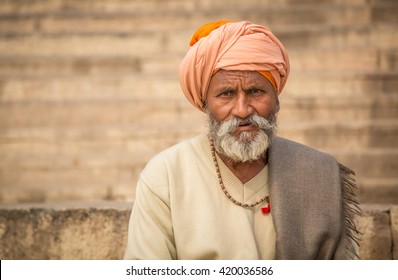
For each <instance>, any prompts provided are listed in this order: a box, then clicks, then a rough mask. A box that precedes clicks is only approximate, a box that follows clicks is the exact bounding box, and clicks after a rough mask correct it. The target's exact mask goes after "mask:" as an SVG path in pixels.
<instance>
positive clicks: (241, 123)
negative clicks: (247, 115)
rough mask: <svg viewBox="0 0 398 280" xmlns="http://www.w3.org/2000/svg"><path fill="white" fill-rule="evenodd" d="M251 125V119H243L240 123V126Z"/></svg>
mask: <svg viewBox="0 0 398 280" xmlns="http://www.w3.org/2000/svg"><path fill="white" fill-rule="evenodd" d="M250 125H252V124H251V122H249V121H241V122H240V123H239V127H242V126H250Z"/></svg>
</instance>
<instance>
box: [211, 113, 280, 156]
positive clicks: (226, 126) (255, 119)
mask: <svg viewBox="0 0 398 280" xmlns="http://www.w3.org/2000/svg"><path fill="white" fill-rule="evenodd" d="M269 119H270V121H268V120H267V119H265V118H262V117H260V116H258V115H251V116H249V117H247V118H246V120H247V121H249V122H250V123H251V124H253V125H255V126H257V127H258V128H259V130H258V131H254V132H248V131H244V132H241V133H240V134H239V136H238V137H236V136H234V135H233V133H234V131H235V129H236V128H237V127H238V125H239V122H240V121H242V119H241V118H239V117H235V118H233V119H231V120H228V121H224V122H222V123H221V124H218V123H217V121H216V120H215V119H214V118H213V117H212V116H211V115H210V114H209V125H210V133H209V135H210V137H211V138H212V139H213V141H214V147H215V149H216V150H217V152H219V153H221V154H223V155H225V156H227V157H228V158H230V159H231V160H232V161H234V162H246V161H255V160H259V159H260V158H262V157H263V156H264V153H265V152H266V150H267V149H268V147H269V145H270V144H271V139H272V137H273V134H274V132H275V130H276V120H275V119H276V118H275V114H273V115H272V116H270V118H269ZM253 134H255V135H253Z"/></svg>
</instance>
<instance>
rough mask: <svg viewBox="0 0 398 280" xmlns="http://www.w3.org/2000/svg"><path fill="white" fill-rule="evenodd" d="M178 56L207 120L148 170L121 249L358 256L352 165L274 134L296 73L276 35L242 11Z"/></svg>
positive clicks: (131, 255)
mask: <svg viewBox="0 0 398 280" xmlns="http://www.w3.org/2000/svg"><path fill="white" fill-rule="evenodd" d="M190 45H191V47H190V49H189V51H188V53H187V55H186V57H185V58H184V59H183V61H182V63H181V65H180V72H179V74H180V82H181V85H182V89H183V91H184V94H185V95H186V97H187V98H188V100H189V101H190V102H191V103H192V104H193V105H194V106H196V107H197V108H198V109H200V110H202V111H203V112H205V113H206V114H207V115H208V119H209V132H208V134H207V135H200V136H197V137H195V138H193V139H190V140H187V141H184V142H182V143H179V144H177V145H175V146H173V147H171V148H169V149H167V150H166V151H163V152H162V153H160V154H159V155H157V156H155V157H154V158H153V159H152V160H151V161H150V162H149V163H148V164H147V166H146V167H145V169H144V170H143V171H142V173H141V175H140V178H139V181H138V184H137V191H136V200H135V203H134V207H133V210H132V213H131V218H130V224H129V233H128V243H127V249H126V253H125V258H126V259H346V258H356V256H357V254H356V247H357V246H356V245H357V236H356V234H357V229H356V227H355V224H354V216H355V214H356V213H357V211H358V207H357V201H356V197H355V194H354V192H353V191H354V189H355V182H354V179H353V178H352V175H353V172H352V171H351V170H349V169H348V168H346V167H344V166H342V165H341V164H339V163H338V162H337V161H336V160H335V159H334V158H333V157H331V156H329V155H327V154H324V153H321V152H318V151H316V150H314V149H311V148H309V147H306V146H304V145H301V144H298V143H295V142H292V141H289V140H287V139H283V138H280V137H276V136H275V135H274V133H275V127H276V114H277V112H278V110H279V99H278V96H279V94H280V93H281V92H282V90H283V87H284V85H285V83H286V80H287V77H288V75H289V67H290V66H289V58H288V54H287V52H286V50H285V48H284V47H283V45H282V44H281V42H280V41H279V40H278V39H277V38H276V37H275V36H274V35H273V34H272V33H271V32H270V31H269V30H268V29H266V28H265V27H263V26H260V25H256V24H252V23H250V22H247V21H243V22H229V21H219V22H213V23H209V24H206V25H204V26H203V27H201V28H200V29H199V30H198V31H197V32H196V33H195V34H194V36H193V38H192V41H191V44H190Z"/></svg>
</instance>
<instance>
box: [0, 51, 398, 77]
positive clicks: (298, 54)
mask: <svg viewBox="0 0 398 280" xmlns="http://www.w3.org/2000/svg"><path fill="white" fill-rule="evenodd" d="M184 55H185V53H180V54H177V53H174V54H163V55H159V54H157V55H156V54H153V55H144V54H138V53H137V54H135V55H130V56H58V57H54V56H34V55H30V56H28V57H19V56H0V77H3V78H5V77H16V76H18V77H25V76H26V77H48V76H50V77H54V75H55V76H71V75H72V76H86V75H89V76H97V75H103V76H116V75H118V76H125V75H129V76H131V75H135V74H139V73H145V74H154V73H156V74H158V73H159V74H160V73H162V74H163V75H164V74H167V75H169V73H170V74H173V75H174V76H176V75H177V72H178V65H179V64H180V62H181V60H182V59H183V57H184ZM289 57H290V60H291V68H292V74H296V73H297V72H303V71H316V72H327V73H328V72H332V71H339V72H340V71H342V72H348V71H353V72H364V73H372V72H373V73H374V72H390V71H393V72H396V71H398V49H389V50H380V49H379V50H378V49H373V48H358V49H345V50H336V49H332V50H313V49H311V50H294V49H293V50H289ZM311 74H316V73H311ZM291 76H293V75H291Z"/></svg>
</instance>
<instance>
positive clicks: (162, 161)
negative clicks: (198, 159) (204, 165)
mask: <svg viewBox="0 0 398 280" xmlns="http://www.w3.org/2000/svg"><path fill="white" fill-rule="evenodd" d="M206 139H207V138H206V135H204V134H201V135H198V136H195V137H193V138H191V139H186V140H183V141H181V142H179V143H177V144H174V145H173V146H171V147H169V148H167V149H165V150H163V151H161V152H160V153H158V154H157V155H155V156H154V157H152V158H151V159H150V160H149V161H148V163H147V165H146V167H145V169H154V168H155V169H161V168H165V167H166V166H172V165H176V164H178V163H180V164H183V163H184V162H186V161H187V160H189V159H191V158H192V157H193V156H195V155H196V154H197V153H198V152H200V151H201V150H203V146H204V142H205V141H206Z"/></svg>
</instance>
